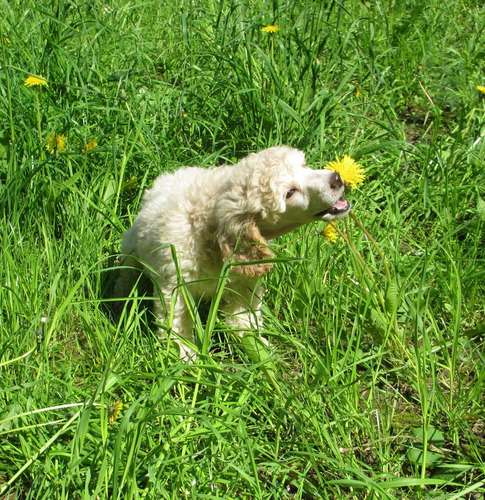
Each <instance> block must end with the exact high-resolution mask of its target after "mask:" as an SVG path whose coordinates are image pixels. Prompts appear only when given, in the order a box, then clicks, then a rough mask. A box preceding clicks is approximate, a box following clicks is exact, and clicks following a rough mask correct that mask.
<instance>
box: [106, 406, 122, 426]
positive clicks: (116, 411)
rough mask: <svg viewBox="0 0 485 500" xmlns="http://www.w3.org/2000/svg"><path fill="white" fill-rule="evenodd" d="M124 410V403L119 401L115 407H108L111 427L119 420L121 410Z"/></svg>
mask: <svg viewBox="0 0 485 500" xmlns="http://www.w3.org/2000/svg"><path fill="white" fill-rule="evenodd" d="M122 408H123V401H121V400H118V401H116V402H115V404H114V405H110V406H109V407H108V423H109V424H110V425H111V424H113V423H114V422H116V420H117V419H118V417H119V415H120V412H121V409H122Z"/></svg>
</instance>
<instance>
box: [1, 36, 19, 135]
mask: <svg viewBox="0 0 485 500" xmlns="http://www.w3.org/2000/svg"><path fill="white" fill-rule="evenodd" d="M0 43H1V45H2V56H3V67H4V68H5V86H6V88H7V102H8V119H9V122H10V140H11V141H12V142H14V141H15V131H14V128H13V113H12V94H11V92H10V76H9V67H8V65H7V55H6V50H5V41H4V37H3V32H2V31H1V29H0Z"/></svg>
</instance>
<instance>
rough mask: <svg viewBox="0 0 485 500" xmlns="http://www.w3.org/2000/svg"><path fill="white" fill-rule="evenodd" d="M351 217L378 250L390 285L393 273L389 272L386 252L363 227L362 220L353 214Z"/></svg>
mask: <svg viewBox="0 0 485 500" xmlns="http://www.w3.org/2000/svg"><path fill="white" fill-rule="evenodd" d="M350 217H352V219H354V222H355V223H356V224H357V225H358V226H359V227H360V229H362V231H363V232H364V234H365V235H366V236H367V238H368V239H369V241H370V242H371V243H372V245H373V246H374V248H375V249H376V251H377V253H378V254H379V257H380V258H381V260H382V265H383V266H384V270H385V272H386V277H387V280H388V281H389V283H390V282H391V281H392V277H391V272H390V271H389V266H388V265H387V261H386V257H385V255H384V252H383V251H382V250H381V247H380V246H379V245H378V244H377V241H376V240H375V239H374V237H373V236H372V235H371V234H370V233H369V231H367V229H366V228H365V227H364V226H363V224H362V223H361V222H360V220H359V219H357V217H356V216H355V215H354V214H353V213H352V212H350Z"/></svg>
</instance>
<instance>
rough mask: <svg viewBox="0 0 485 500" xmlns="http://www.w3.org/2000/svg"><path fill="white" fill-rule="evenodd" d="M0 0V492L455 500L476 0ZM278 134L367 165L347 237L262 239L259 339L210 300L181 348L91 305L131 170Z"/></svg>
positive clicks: (481, 184) (468, 371)
mask: <svg viewBox="0 0 485 500" xmlns="http://www.w3.org/2000/svg"><path fill="white" fill-rule="evenodd" d="M165 3H167V5H165ZM171 5H173V6H171ZM1 6H2V19H1V21H0V26H1V31H0V43H1V51H0V57H1V63H0V64H1V66H2V71H1V72H0V83H1V85H0V102H1V106H0V217H1V225H0V249H1V250H0V286H1V288H0V307H1V314H0V394H1V397H0V499H2V500H3V499H5V500H6V499H9V500H10V499H13V498H28V499H44V498H45V499H52V498H59V499H64V498H65V499H72V498H82V499H88V498H90V499H97V498H156V499H159V498H167V499H168V498H177V499H178V498H245V499H253V498H255V499H258V498H264V499H270V498H271V499H280V498H295V499H299V498H301V499H308V498H324V499H325V498H328V499H335V498H358V499H364V498H365V499H377V498H379V499H387V498H391V499H392V498H397V499H408V498H418V499H419V498H423V499H424V498H437V499H445V498H446V499H457V498H467V499H478V498H482V497H483V495H484V493H485V461H484V457H485V438H484V427H485V396H484V389H485V351H484V342H485V286H484V283H485V266H484V230H485V201H484V200H485V173H484V172H485V171H484V168H483V166H484V160H485V100H484V98H485V95H484V94H482V93H480V92H479V90H477V88H476V87H477V85H485V59H484V57H483V53H484V47H485V35H484V33H485V15H484V8H483V5H482V3H481V2H478V1H473V0H467V1H461V0H460V1H459V0H450V1H449V2H439V1H437V0H428V1H426V2H425V1H415V2H397V1H393V0H389V1H387V2H381V1H376V2H334V1H330V0H328V1H318V2H314V1H310V0H302V1H300V2H290V1H287V0H275V1H273V2H263V1H255V2H249V1H246V0H232V1H225V0H224V1H222V2H215V1H212V0H203V1H201V2H188V1H185V0H184V1H182V2H173V3H170V2H154V1H148V2H127V1H122V0H114V1H113V2H105V3H103V2H81V1H77V0H71V1H69V0H52V1H38V0H37V1H35V2H34V1H32V0H23V1H20V0H11V1H9V2H7V1H5V0H3V1H2V2H1ZM268 24H277V25H278V26H280V28H281V30H280V31H279V32H277V33H275V34H274V35H270V34H267V33H264V32H262V31H261V28H262V27H263V26H265V25H268ZM39 74H40V75H43V76H44V77H45V78H46V79H47V81H48V86H47V87H31V88H28V87H26V86H24V81H25V79H26V78H27V77H28V76H29V75H39ZM39 129H40V130H39ZM52 132H55V133H57V134H59V135H61V134H62V135H65V136H66V142H67V150H66V151H65V152H61V151H58V152H57V153H53V154H50V153H49V152H48V151H47V150H46V149H45V145H46V141H47V139H48V137H49V136H50V134H51V133H52ZM90 139H96V140H97V142H98V146H97V147H96V148H95V149H93V150H91V151H88V152H83V149H85V148H86V144H87V143H88V141H89V140H90ZM282 143H285V144H290V145H292V146H295V147H299V148H302V149H304V150H305V152H306V154H307V160H308V162H309V163H310V164H311V165H313V166H314V167H315V168H319V167H323V166H324V165H325V164H326V163H327V162H328V161H331V160H334V159H335V157H337V156H340V157H342V156H343V155H344V154H349V155H351V156H352V157H354V158H355V159H356V160H358V161H359V162H360V163H361V164H362V165H363V166H364V167H365V168H366V173H367V180H366V182H365V184H364V185H363V186H362V187H361V188H360V189H359V190H357V191H354V192H352V193H351V195H350V196H351V198H352V201H353V205H354V209H353V213H354V214H355V216H356V218H357V220H358V221H360V222H361V223H362V224H363V225H364V227H365V228H366V229H367V231H368V232H369V234H370V237H369V236H368V235H366V234H365V233H364V232H363V231H362V229H361V228H360V227H359V226H358V224H357V223H356V222H355V221H354V220H353V219H349V221H348V223H347V224H343V223H340V224H339V228H340V229H341V231H342V232H343V234H344V236H345V237H346V238H347V240H348V241H347V242H346V241H345V240H344V238H342V237H341V238H340V239H339V241H337V242H336V243H335V244H330V243H328V242H326V240H325V239H324V238H323V237H322V236H321V235H320V233H321V231H322V229H323V227H324V226H323V224H322V225H320V224H315V225H313V226H308V227H305V228H302V229H301V230H299V231H296V232H294V233H291V234H289V235H287V236H285V237H283V238H280V239H278V240H276V241H275V242H274V248H275V251H276V253H277V256H278V257H279V258H281V261H280V262H279V263H277V264H276V265H275V268H274V270H273V272H272V273H271V274H270V275H268V276H267V277H266V278H265V280H264V286H265V288H266V290H267V293H266V295H265V304H266V305H265V308H264V316H265V320H266V322H265V330H266V333H267V336H268V337H269V338H270V339H271V341H272V343H273V344H274V346H275V349H274V351H272V352H271V353H270V355H269V357H268V358H267V359H262V358H261V357H259V356H255V355H254V352H252V351H251V349H248V347H247V346H241V345H238V343H237V341H235V340H234V339H233V338H232V337H231V336H230V335H228V334H227V333H228V332H227V331H226V330H227V329H226V328H225V326H224V324H223V323H221V321H220V320H219V319H218V318H217V315H216V310H215V308H214V307H213V308H212V309H209V311H208V312H207V311H206V313H205V316H206V317H207V318H205V322H204V320H203V319H202V318H200V317H197V318H196V319H197V333H198V335H199V345H198V347H199V349H200V350H201V352H207V351H208V352H209V354H208V355H202V356H201V357H200V360H199V361H198V362H197V363H196V364H195V365H193V366H190V367H188V366H185V365H183V364H182V363H180V362H179V361H178V360H177V359H176V358H175V357H174V356H173V355H172V354H171V353H170V352H167V348H166V346H164V345H163V343H161V342H160V340H159V339H158V338H157V332H156V330H155V329H154V327H153V322H152V319H151V314H150V311H149V309H148V310H147V308H146V307H144V302H143V301H142V298H141V297H140V298H138V297H136V296H135V297H134V300H133V301H131V302H127V305H126V307H125V309H124V311H123V313H122V315H121V317H120V318H119V319H113V317H112V315H111V314H110V313H109V290H110V283H111V280H112V275H113V267H114V266H115V257H116V253H117V252H118V251H119V242H120V237H121V234H122V233H123V231H124V230H125V229H126V228H128V227H129V225H130V223H131V221H132V220H133V218H134V216H135V215H136V213H137V211H138V209H139V206H140V198H141V193H142V192H143V190H144V189H145V188H146V187H147V186H149V185H150V183H151V182H152V180H153V179H154V178H155V177H156V176H157V175H158V174H159V173H160V172H162V171H164V170H171V169H174V168H176V167H178V166H181V165H187V164H191V165H193V164H199V165H203V166H210V165H216V164H218V163H220V162H232V161H235V160H236V159H239V158H241V157H242V156H244V155H245V154H246V153H247V152H249V151H255V150H258V149H262V148H264V147H267V146H271V145H276V144H282ZM253 347H254V346H253ZM263 358H264V356H263ZM119 400H120V401H122V403H123V407H122V409H121V411H120V413H119V415H118V417H117V418H115V414H114V405H115V403H116V402H117V401H119Z"/></svg>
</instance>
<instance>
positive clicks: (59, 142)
mask: <svg viewBox="0 0 485 500" xmlns="http://www.w3.org/2000/svg"><path fill="white" fill-rule="evenodd" d="M45 149H47V151H48V152H49V153H50V154H54V153H65V152H66V136H65V135H62V134H60V135H58V134H56V133H55V132H52V134H51V135H50V136H49V137H48V138H47V143H46V145H45Z"/></svg>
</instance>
